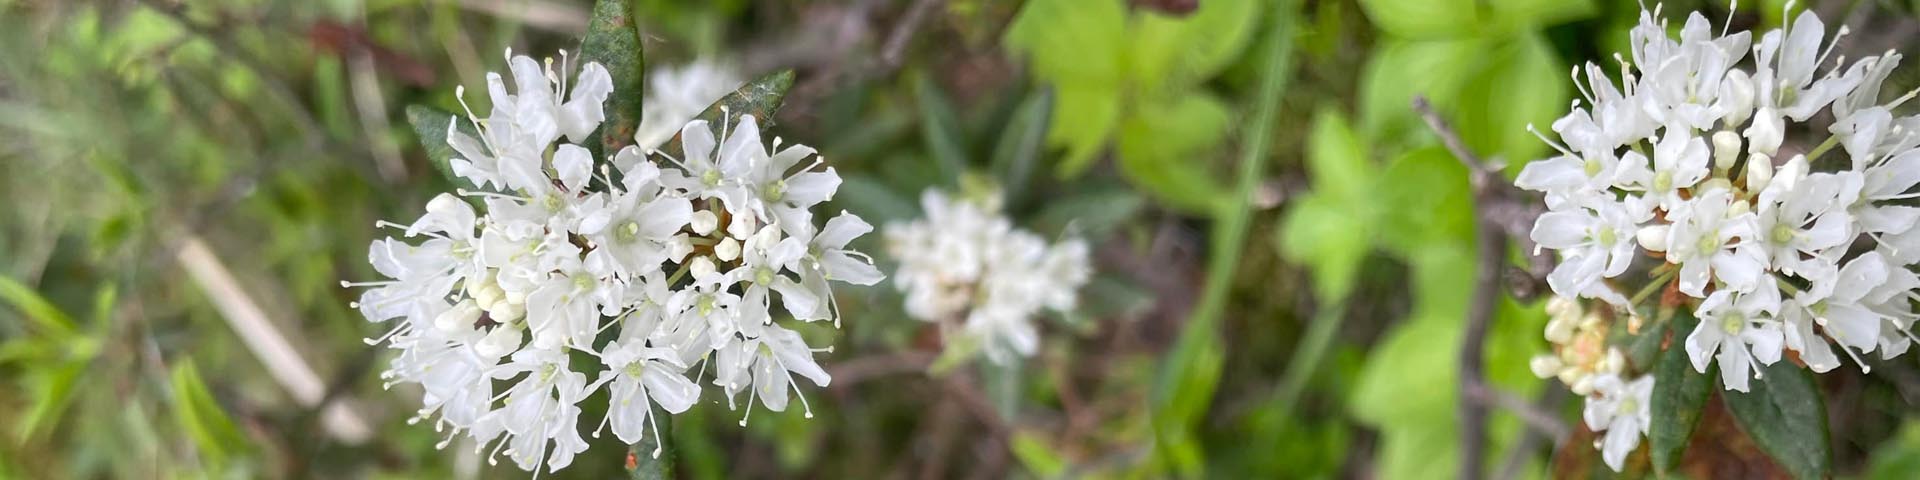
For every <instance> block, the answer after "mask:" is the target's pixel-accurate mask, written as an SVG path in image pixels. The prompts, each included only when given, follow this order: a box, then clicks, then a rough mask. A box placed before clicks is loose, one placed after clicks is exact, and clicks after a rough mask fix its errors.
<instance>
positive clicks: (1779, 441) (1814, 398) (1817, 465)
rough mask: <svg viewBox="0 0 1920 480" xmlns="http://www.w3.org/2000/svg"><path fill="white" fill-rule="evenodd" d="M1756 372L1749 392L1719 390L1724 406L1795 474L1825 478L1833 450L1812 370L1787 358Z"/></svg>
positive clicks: (1825, 414) (1765, 449) (1801, 476)
mask: <svg viewBox="0 0 1920 480" xmlns="http://www.w3.org/2000/svg"><path fill="white" fill-rule="evenodd" d="M1758 373H1759V374H1760V375H1761V377H1760V378H1757V379H1754V380H1753V381H1752V382H1750V385H1751V388H1752V390H1753V391H1751V392H1747V393H1740V392H1736V391H1725V392H1721V395H1720V398H1723V399H1725V400H1726V404H1727V410H1728V411H1730V412H1732V413H1733V418H1734V420H1737V421H1738V422H1739V423H1740V429H1741V430H1744V431H1746V432H1747V436H1749V437H1752V438H1753V442H1754V443H1756V444H1759V445H1760V449H1761V450H1763V451H1766V452H1767V455H1768V456H1771V457H1773V459H1774V461H1776V462H1780V466H1782V467H1786V469H1787V471H1789V472H1793V476H1795V477H1798V478H1825V477H1826V476H1827V474H1828V473H1829V471H1830V470H1831V469H1832V463H1833V450H1832V447H1831V444H1830V441H1829V439H1828V435H1827V409H1826V406H1825V404H1824V403H1825V402H1824V401H1823V400H1821V398H1820V390H1819V386H1818V385H1816V384H1815V383H1814V380H1813V374H1812V373H1810V372H1808V371H1807V369H1805V368H1802V367H1800V366H1798V365H1795V364H1794V363H1793V362H1791V361H1785V360H1783V361H1779V362H1774V363H1773V365H1767V366H1762V367H1760V369H1759V370H1758ZM1656 383H1658V382H1657V381H1656ZM1656 423H1657V421H1656Z"/></svg>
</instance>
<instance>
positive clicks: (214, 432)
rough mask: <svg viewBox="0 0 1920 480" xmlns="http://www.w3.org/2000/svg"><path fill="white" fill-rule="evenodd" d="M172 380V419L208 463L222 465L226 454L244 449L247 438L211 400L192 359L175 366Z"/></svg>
mask: <svg viewBox="0 0 1920 480" xmlns="http://www.w3.org/2000/svg"><path fill="white" fill-rule="evenodd" d="M171 377H172V386H173V415H174V418H175V419H177V420H178V421H179V423H180V429H182V430H186V431H187V434H188V435H189V436H191V437H193V441H194V443H195V444H196V445H198V446H199V448H200V452H201V453H202V454H203V455H205V457H206V458H207V459H208V460H209V461H210V462H211V463H213V464H215V465H219V464H222V463H225V459H226V458H227V455H229V454H235V453H239V452H241V451H244V450H246V449H247V445H248V443H247V440H246V436H245V435H242V434H241V433H240V429H239V428H237V427H235V426H234V425H233V420H232V419H229V418H227V414H226V412H225V411H224V410H221V408H220V404H219V403H218V402H215V401H214V399H213V393H211V392H208V391H207V385H206V383H205V382H203V381H201V380H200V371H199V370H198V369H197V368H194V365H193V361H192V360H191V359H183V360H182V361H180V362H179V363H177V364H175V365H174V367H173V374H172V375H171Z"/></svg>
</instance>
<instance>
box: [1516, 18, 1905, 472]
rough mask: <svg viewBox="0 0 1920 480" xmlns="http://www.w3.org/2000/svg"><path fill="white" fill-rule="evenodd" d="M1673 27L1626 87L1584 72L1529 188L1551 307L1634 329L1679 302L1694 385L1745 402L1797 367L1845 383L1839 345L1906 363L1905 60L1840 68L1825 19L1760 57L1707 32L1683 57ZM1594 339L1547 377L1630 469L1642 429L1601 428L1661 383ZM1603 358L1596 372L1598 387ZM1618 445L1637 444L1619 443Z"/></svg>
mask: <svg viewBox="0 0 1920 480" xmlns="http://www.w3.org/2000/svg"><path fill="white" fill-rule="evenodd" d="M1658 17H1659V12H1658V8H1657V7H1656V8H1655V10H1654V11H1651V12H1646V11H1643V12H1642V13H1641V18H1640V23H1639V25H1638V26H1636V27H1635V28H1634V29H1633V30H1632V32H1631V34H1630V37H1631V44H1632V52H1631V60H1630V61H1629V60H1628V59H1620V61H1621V63H1622V66H1621V68H1620V71H1621V72H1622V73H1621V77H1622V78H1621V79H1620V81H1619V82H1618V84H1617V86H1616V83H1615V82H1614V80H1613V79H1611V78H1609V77H1608V76H1607V75H1606V74H1605V73H1604V72H1603V71H1602V70H1601V69H1600V68H1599V67H1598V66H1596V65H1593V64H1588V65H1585V66H1584V67H1583V68H1576V69H1575V72H1574V77H1575V80H1576V83H1580V82H1579V80H1580V77H1581V76H1582V75H1583V74H1584V77H1585V80H1586V81H1585V82H1584V85H1581V89H1580V90H1581V93H1582V95H1583V96H1584V97H1585V102H1584V103H1578V102H1577V103H1576V104H1575V106H1574V108H1573V110H1572V112H1570V113H1569V114H1567V115H1566V116H1565V117H1562V118H1561V119H1559V120H1558V121H1556V122H1554V124H1553V131H1554V132H1556V133H1558V134H1559V135H1558V136H1559V138H1560V141H1561V142H1560V143H1555V142H1552V141H1549V143H1551V144H1553V145H1554V147H1555V148H1556V149H1558V150H1560V155H1559V156H1556V157H1553V158H1549V159H1545V160H1540V161H1536V162H1533V163H1530V164H1528V165H1527V167H1526V168H1525V170H1523V171H1522V172H1521V174H1520V176H1519V177H1518V179H1516V180H1515V184H1516V185H1518V186H1519V187H1521V188H1524V189H1528V190H1533V191H1538V192H1543V193H1545V197H1546V203H1547V207H1548V209H1549V212H1548V213H1546V214H1545V215H1543V216H1541V217H1540V219H1539V221H1538V222H1537V223H1536V224H1535V225H1534V229H1533V232H1532V237H1533V240H1534V241H1535V242H1537V243H1538V244H1539V245H1540V246H1541V247H1544V248H1546V249H1550V250H1553V251H1554V252H1556V253H1558V256H1559V258H1560V261H1561V263H1560V265H1559V266H1558V267H1557V268H1556V269H1555V270H1554V271H1553V273H1552V274H1551V275H1550V276H1549V278H1548V281H1549V283H1550V285H1551V286H1552V288H1553V291H1554V292H1555V293H1556V294H1557V295H1560V296H1563V297H1567V298H1589V299H1597V300H1600V301H1603V302H1606V303H1608V304H1611V305H1614V306H1616V307H1617V308H1619V309H1620V310H1622V311H1623V312H1625V313H1623V314H1621V315H1615V316H1614V317H1615V318H1620V319H1628V318H1633V319H1638V318H1639V317H1638V316H1637V314H1636V313H1635V312H1636V311H1637V310H1636V309H1637V308H1639V307H1641V306H1642V305H1641V303H1642V302H1643V301H1645V300H1646V299H1647V298H1649V297H1653V298H1659V297H1660V295H1658V294H1659V293H1660V292H1662V291H1663V290H1665V289H1668V288H1672V289H1674V290H1677V291H1678V292H1679V294H1681V296H1679V297H1669V298H1686V299H1687V301H1685V302H1681V303H1682V305H1669V306H1670V307H1681V308H1688V309H1691V310H1692V313H1693V314H1694V315H1695V316H1696V317H1697V318H1699V320H1700V322H1699V326H1698V327H1697V328H1695V329H1694V330H1693V331H1691V332H1676V335H1684V336H1685V337H1684V341H1681V339H1680V338H1678V337H1676V342H1675V347H1676V348H1685V349H1686V352H1687V354H1688V355H1689V357H1690V360H1691V362H1692V364H1693V367H1694V368H1695V369H1696V370H1698V371H1701V372H1705V371H1706V370H1707V368H1708V367H1709V366H1710V365H1713V364H1716V363H1717V364H1718V366H1719V368H1720V371H1721V375H1720V377H1721V378H1722V379H1723V380H1724V384H1725V386H1726V388H1727V389H1730V390H1738V391H1747V390H1748V388H1749V387H1748V386H1749V381H1750V380H1752V379H1754V378H1757V377H1758V376H1759V373H1758V371H1759V370H1758V366H1759V365H1763V364H1765V365H1770V364H1773V363H1774V362H1778V361H1780V359H1781V358H1782V354H1783V352H1784V351H1785V350H1793V351H1795V352H1797V353H1798V357H1799V358H1800V359H1801V361H1803V362H1804V363H1806V365H1807V366H1808V367H1809V368H1811V369H1813V370H1815V371H1822V372H1824V371H1827V370H1830V369H1833V368H1835V367H1837V366H1839V365H1840V363H1841V361H1840V360H1839V358H1838V356H1837V355H1836V354H1835V349H1836V348H1835V347H1836V346H1837V350H1838V351H1839V352H1840V353H1841V354H1844V355H1845V356H1849V357H1853V358H1854V360H1855V363H1858V364H1860V365H1861V368H1862V369H1866V368H1867V367H1866V365H1865V364H1864V363H1862V362H1861V361H1860V357H1859V355H1863V354H1868V353H1873V352H1876V351H1877V352H1878V353H1879V354H1880V355H1881V356H1882V357H1883V358H1892V357H1894V356H1897V355H1900V354H1901V353H1903V352H1905V351H1906V350H1907V349H1908V347H1909V346H1910V345H1911V343H1912V341H1913V335H1912V334H1911V333H1910V329H1911V327H1912V325H1913V323H1914V321H1915V319H1916V318H1920V312H1915V311H1914V303H1913V300H1914V299H1915V298H1916V297H1915V296H1914V294H1913V293H1912V291H1913V289H1914V288H1915V287H1920V277H1916V275H1915V273H1914V271H1913V269H1912V267H1913V265H1914V264H1915V263H1917V262H1920V228H1915V224H1916V220H1920V208H1915V207H1912V206H1908V205H1905V204H1904V203H1905V202H1904V200H1906V199H1908V198H1911V197H1913V196H1915V195H1916V194H1915V193H1913V192H1911V190H1912V189H1913V187H1914V185H1915V184H1916V183H1920V149H1916V147H1920V135H1916V132H1917V130H1916V129H1920V117H1913V116H1895V115H1894V114H1893V113H1892V109H1893V108H1894V107H1896V106H1898V105H1900V104H1901V103H1902V102H1904V101H1906V100H1907V99H1908V98H1910V97H1911V94H1909V95H1908V96H1906V97H1900V98H1898V99H1894V100H1892V101H1883V100H1882V99H1881V92H1880V85H1881V83H1882V82H1883V81H1884V80H1885V79H1886V78H1887V76H1888V74H1889V73H1890V72H1892V70H1893V68H1894V66H1896V65H1898V63H1899V60H1900V55H1899V54H1898V53H1894V52H1887V53H1885V54H1883V55H1879V56H1870V57H1866V58H1860V59H1855V60H1851V61H1849V60H1848V59H1845V58H1838V57H1836V56H1835V55H1834V52H1833V49H1834V44H1835V43H1836V42H1835V41H1826V40H1824V39H1825V38H1826V37H1827V31H1826V25H1825V24H1824V23H1822V22H1821V21H1820V19H1819V17H1817V16H1816V15H1814V14H1813V13H1812V12H1805V13H1802V14H1800V15H1799V16H1798V17H1797V18H1795V19H1794V20H1793V21H1792V22H1791V23H1788V24H1786V25H1785V26H1783V27H1782V28H1780V29H1778V30H1773V31H1768V32H1765V33H1763V34H1760V35H1759V36H1758V38H1757V39H1756V38H1755V36H1754V35H1753V34H1752V33H1751V32H1745V31H1741V32H1732V33H1726V32H1724V31H1723V32H1721V34H1718V35H1716V34H1715V32H1714V31H1713V28H1712V26H1711V25H1710V22H1709V21H1708V20H1707V19H1706V18H1705V17H1703V16H1701V15H1700V14H1698V13H1694V14H1692V15H1691V16H1690V17H1689V18H1688V20H1687V22H1686V24H1685V25H1684V26H1683V27H1682V28H1681V29H1680V30H1679V37H1678V38H1677V39H1676V38H1673V37H1671V36H1670V35H1669V33H1668V32H1669V30H1668V29H1667V24H1666V23H1665V22H1664V21H1662V20H1659V19H1658ZM1846 33H1847V31H1846V28H1845V27H1841V28H1840V29H1839V32H1838V33H1837V34H1835V35H1834V38H1835V39H1836V40H1837V38H1838V37H1840V36H1843V35H1845V34H1846ZM1749 53H1751V57H1749ZM1749 60H1751V67H1746V66H1742V65H1743V64H1745V63H1747V62H1748V61H1749ZM1821 112H1827V113H1829V114H1830V115H1831V117H1832V123H1831V124H1830V125H1828V126H1826V127H1825V128H1820V127H1816V126H1815V125H1816V124H1815V123H1813V122H1812V121H1811V120H1812V119H1813V118H1814V117H1815V116H1816V115H1817V114H1819V113H1821ZM1821 130H1824V131H1821ZM1803 131H1804V132H1806V133H1808V134H1809V136H1808V137H1809V138H1804V139H1802V138H1793V139H1789V138H1788V136H1789V133H1795V134H1797V133H1799V132H1803ZM1789 140H1792V141H1789ZM1647 260H1652V262H1646V261H1647ZM1636 262H1646V263H1652V264H1653V265H1652V266H1651V267H1650V272H1649V274H1650V276H1651V277H1652V280H1651V281H1649V282H1645V283H1640V282H1628V281H1625V280H1626V279H1623V278H1621V276H1622V275H1623V274H1625V273H1627V272H1628V271H1629V270H1630V269H1631V267H1632V266H1633V264H1635V263H1636ZM1643 266H1645V265H1643ZM1630 294H1631V295H1630ZM1576 310H1577V309H1576ZM1560 317H1561V315H1560V314H1559V313H1556V314H1555V318H1556V320H1555V321H1556V322H1562V320H1559V318H1560ZM1590 323H1591V322H1586V321H1579V322H1577V323H1576V324H1575V326H1576V328H1574V329H1573V330H1574V332H1575V334H1574V335H1572V336H1571V337H1567V336H1564V335H1556V332H1560V331H1564V330H1566V329H1565V328H1564V327H1562V328H1560V329H1558V330H1556V329H1555V328H1554V327H1549V336H1550V337H1555V336H1561V337H1563V339H1565V340H1568V341H1560V340H1556V341H1555V343H1556V344H1557V345H1559V348H1558V350H1557V351H1558V353H1559V355H1558V356H1557V358H1555V359H1552V360H1547V359H1540V360H1536V362H1535V367H1536V369H1535V370H1536V373H1541V374H1542V375H1553V376H1559V377H1560V378H1562V379H1563V380H1569V382H1568V383H1569V385H1570V386H1574V388H1575V389H1576V391H1579V392H1581V393H1582V394H1590V395H1591V396H1590V398H1589V409H1588V410H1589V411H1588V418H1587V419H1588V423H1589V425H1590V426H1592V427H1594V428H1595V429H1602V428H1607V429H1609V430H1611V431H1610V432H1609V434H1608V438H1607V440H1606V441H1605V442H1604V445H1603V450H1604V451H1605V453H1606V455H1605V456H1606V458H1607V460H1608V464H1609V465H1612V466H1614V467H1615V468H1618V467H1619V465H1620V464H1619V461H1620V460H1621V459H1624V457H1625V455H1626V452H1627V451H1630V450H1631V449H1632V448H1633V446H1634V445H1635V444H1637V443H1638V440H1637V438H1638V437H1639V434H1640V430H1642V429H1644V428H1645V421H1644V418H1642V420H1641V421H1638V422H1628V423H1626V424H1622V423H1618V421H1617V420H1614V419H1617V418H1620V417H1619V416H1617V415H1600V416H1599V417H1596V416H1595V412H1594V409H1595V408H1602V409H1618V410H1622V412H1619V414H1620V415H1628V414H1630V413H1631V412H1627V411H1628V410H1634V409H1635V408H1641V409H1643V408H1644V407H1645V405H1646V403H1647V402H1646V401H1645V395H1646V392H1644V391H1642V390H1646V389H1642V388H1640V387H1638V386H1637V385H1640V384H1641V382H1646V383H1647V384H1648V385H1649V387H1648V388H1649V389H1650V388H1651V387H1650V384H1651V382H1652V380H1651V378H1650V377H1642V378H1640V379H1638V380H1631V381H1626V380H1623V378H1625V377H1624V375H1626V373H1625V372H1624V371H1621V367H1622V365H1616V364H1615V363H1617V362H1613V361H1611V360H1608V358H1611V357H1613V356H1614V354H1612V353H1611V350H1608V353H1605V354H1602V353H1600V350H1598V349H1597V348H1600V347H1595V346H1592V345H1588V340H1589V338H1588V337H1587V336H1586V334H1585V333H1582V332H1585V331H1586V330H1587V329H1588V328H1590V325H1589V324H1590ZM1598 327H1599V328H1604V325H1601V326H1598ZM1603 337H1604V334H1603ZM1829 342H1831V344H1830V343H1829ZM1596 355H1598V357H1596ZM1595 358H1599V359H1600V360H1599V361H1598V363H1597V364H1595V365H1592V366H1595V367H1600V368H1598V369H1597V370H1590V369H1588V367H1589V365H1587V364H1586V363H1585V362H1590V361H1593V359H1595ZM1610 369H1611V370H1613V371H1608V370H1610ZM1568 372H1573V373H1572V374H1569V373H1568ZM1603 385H1605V386H1603ZM1613 386H1620V387H1619V388H1613ZM1623 395H1624V396H1625V397H1622V396H1623ZM1626 407H1634V408H1626ZM1610 411H1611V410H1610ZM1642 415H1644V414H1642ZM1596 418H1602V419H1603V420H1608V421H1600V422H1597V423H1596ZM1609 423H1611V425H1612V426H1611V427H1609V426H1608V425H1609ZM1623 426H1624V427H1629V428H1633V429H1635V430H1633V431H1632V432H1631V433H1630V434H1626V435H1623V438H1631V439H1634V440H1633V441H1631V442H1629V441H1627V440H1624V439H1623V440H1619V441H1616V440H1615V439H1614V436H1615V435H1616V434H1619V429H1621V428H1622V427H1623Z"/></svg>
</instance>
